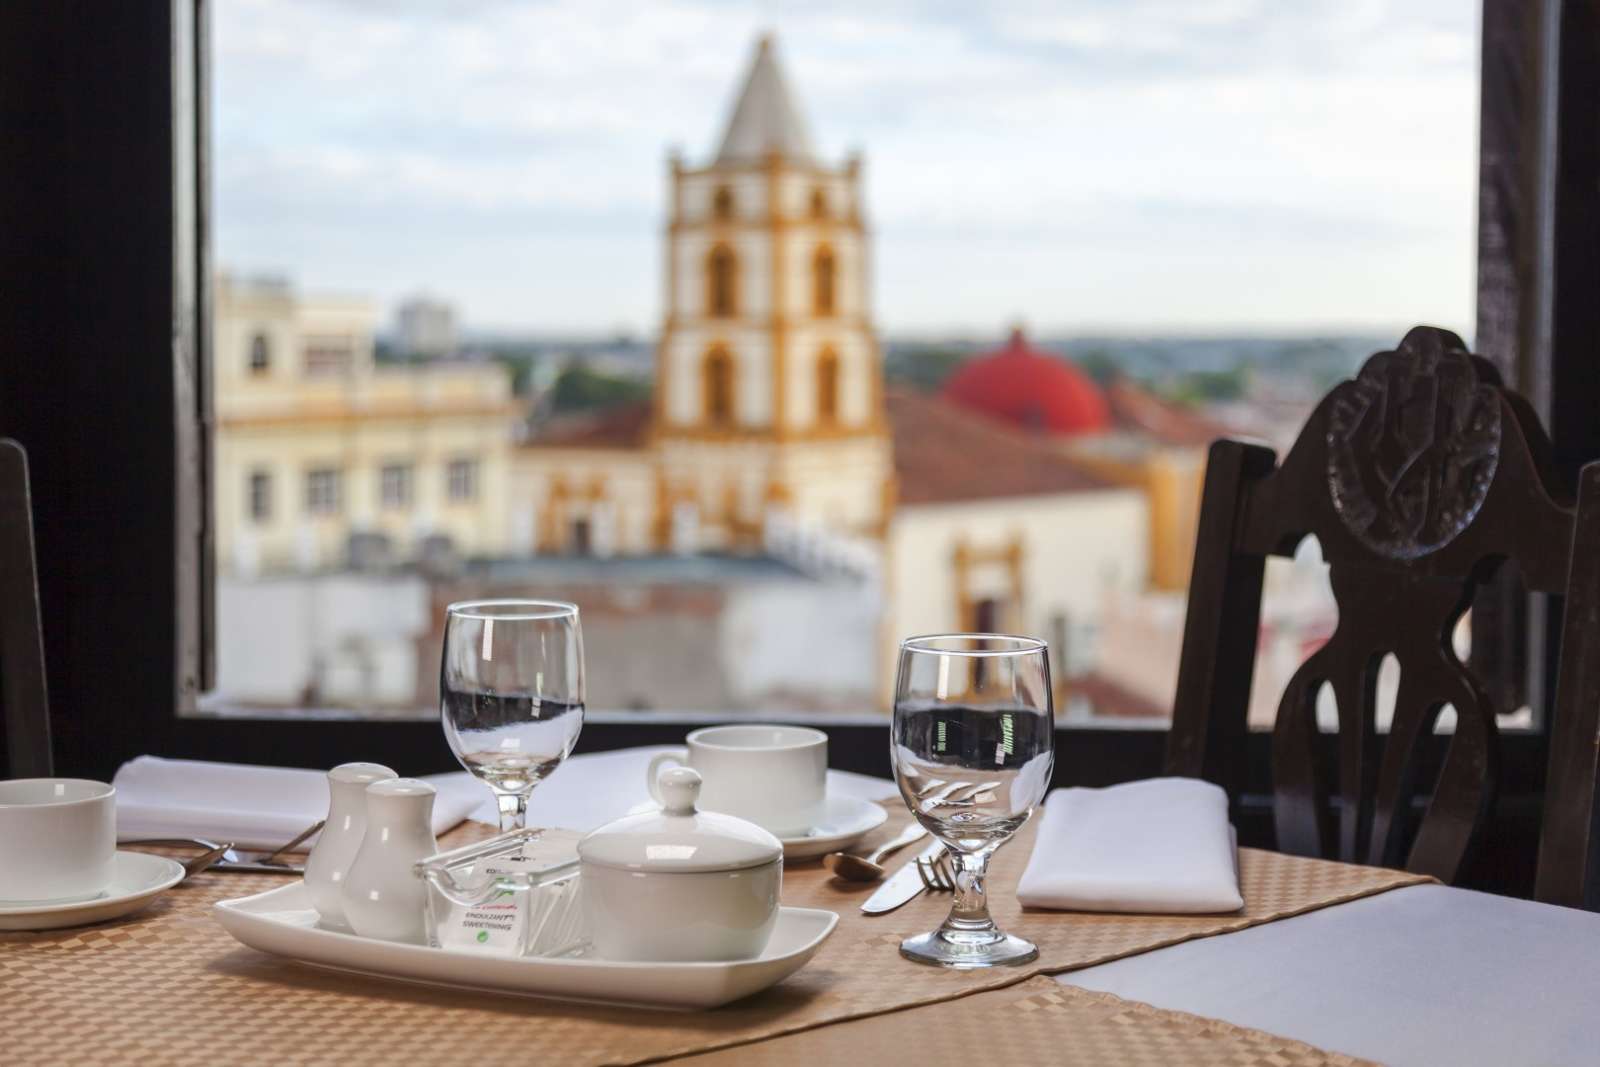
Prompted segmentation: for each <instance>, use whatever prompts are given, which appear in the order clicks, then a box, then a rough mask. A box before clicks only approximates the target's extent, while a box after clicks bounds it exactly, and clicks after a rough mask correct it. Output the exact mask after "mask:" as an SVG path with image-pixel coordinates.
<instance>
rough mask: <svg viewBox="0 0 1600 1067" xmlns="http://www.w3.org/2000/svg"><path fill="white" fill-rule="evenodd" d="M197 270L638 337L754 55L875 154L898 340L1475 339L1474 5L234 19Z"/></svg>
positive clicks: (395, 7) (257, 12)
mask: <svg viewBox="0 0 1600 1067" xmlns="http://www.w3.org/2000/svg"><path fill="white" fill-rule="evenodd" d="M212 12H213V19H212V47H213V51H214V62H213V68H212V69H213V78H214V87H215V106H214V109H213V116H214V117H213V121H214V123H215V129H214V160H215V164H214V175H213V196H214V198H215V204H216V211H217V231H216V232H217V237H216V241H217V249H216V251H217V258H218V262H219V263H220V264H221V265H222V266H224V267H225V268H228V269H233V270H237V271H242V272H247V273H274V274H282V275H285V276H287V277H288V278H290V279H291V280H292V281H293V282H294V284H295V285H297V286H298V287H299V288H301V289H304V290H308V291H313V292H337V293H345V294H356V295H365V296H368V297H371V298H372V299H373V300H375V301H376V302H377V303H378V304H379V306H380V307H381V308H383V309H385V311H386V312H387V310H388V309H389V308H391V307H392V305H393V303H394V302H395V301H396V300H398V299H400V298H401V297H404V296H406V295H410V294H413V293H422V292H425V293H428V294H431V295H433V296H436V297H440V298H443V299H445V300H448V301H449V302H451V303H453V304H455V305H456V307H457V308H458V312H459V314H460V317H461V319H462V321H463V323H464V325H465V326H466V327H467V328H468V329H473V330H482V331H525V332H530V333H541V334H571V333H594V334H601V333H611V332H616V331H626V332H629V333H632V334H634V335H635V336H640V337H648V336H651V335H652V334H654V332H655V331H656V329H657V328H658V325H659V318H660V307H661V297H662V290H663V286H664V284H665V282H664V278H663V276H662V262H663V245H662V238H663V227H664V224H665V221H666V217H665V211H666V193H667V187H668V186H667V158H668V152H669V150H670V149H672V148H674V147H676V148H680V149H682V150H683V151H684V152H685V153H686V155H687V156H688V158H689V160H690V162H691V163H695V162H701V161H704V160H706V159H707V158H708V157H709V156H710V155H711V153H712V151H713V150H714V148H715V146H716V143H717V141H718V139H719V138H720V135H721V132H722V127H723V124H724V123H725V121H726V117H727V112H728V111H729V109H730V108H731V107H732V103H733V97H734V95H735V92H736V90H737V88H738V86H739V84H740V82H741V80H742V78H743V76H744V73H745V71H746V69H747V67H748V65H749V62H750V59H751V55H752V52H753V49H754V46H755V41H756V38H757V36H758V35H759V34H760V33H761V32H763V31H765V30H772V31H775V32H776V34H777V39H778V47H779V55H780V59H781V60H782V62H783V64H784V66H785V68H786V70H787V72H788V75H789V79H790V82H791V85H792V86H793V88H794V89H795V91H796V94H797V96H798V98H799V100H800V102H801V105H802V108H803V110H804V111H805V114H806V117H807V119H808V121H809V124H810V126H811V128H812V132H813V135H814V137H815V139H816V141H817V144H818V147H819V149H820V150H821V152H822V154H823V156H824V157H825V158H826V159H829V160H842V159H843V158H844V156H845V155H846V154H847V153H848V152H851V151H856V150H859V151H861V152H862V153H863V154H864V156H865V160H866V179H865V180H866V187H867V209H868V221H869V225H870V226H871V229H872V239H873V242H874V243H873V279H872V298H873V313H874V317H875V320H876V322H877V325H878V326H879V328H880V329H881V330H883V331H884V332H886V333H888V334H891V335H899V336H915V335H927V336H937V335H941V334H949V333H961V334H965V335H969V336H978V337H982V336H986V335H995V336H999V335H1000V334H1002V333H1003V332H1004V331H1005V330H1006V329H1007V328H1009V326H1010V325H1012V324H1014V323H1022V324H1026V325H1027V326H1028V327H1029V328H1030V329H1032V330H1034V331H1035V332H1040V333H1063V332H1078V333H1096V332H1106V333H1126V334H1184V333H1196V334H1230V333H1244V332H1249V333H1314V332H1322V331H1348V332H1366V331H1371V330H1377V331H1379V332H1394V331H1398V330H1399V329H1401V328H1403V327H1404V326H1405V325H1407V324H1410V323H1416V322H1429V323H1433V324H1436V325H1441V326H1446V327H1449V328H1452V329H1455V330H1457V331H1459V332H1461V333H1463V334H1466V335H1469V336H1470V334H1471V332H1472V331H1471V323H1472V313H1473V312H1472V307H1473V259H1474V227H1475V210H1476V208H1475V202H1476V175H1477V162H1476V152H1477V110H1478V9H1477V4H1475V3H1473V2H1472V0H1326V2H1325V0H1292V2H1287V3H1286V2H1283V0H1075V2H1066V0H1062V2H1058V3H1054V4H1045V3H1006V2H996V3H991V4H970V3H965V2H947V0H921V2H919V0H881V2H877V3H861V2H834V0H811V2H807V3H796V4H780V3H763V4H735V3H721V2H699V3H677V2H666V0H662V2H637V3H617V2H613V0H550V2H514V0H505V2H499V0H391V2H378V0H220V2H219V3H217V4H216V5H215V6H214V7H213V8H212Z"/></svg>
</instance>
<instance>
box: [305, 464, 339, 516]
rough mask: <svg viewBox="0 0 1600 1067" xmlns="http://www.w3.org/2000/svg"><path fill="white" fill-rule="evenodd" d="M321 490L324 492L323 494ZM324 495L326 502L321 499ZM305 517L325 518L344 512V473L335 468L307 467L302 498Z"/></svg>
mask: <svg viewBox="0 0 1600 1067" xmlns="http://www.w3.org/2000/svg"><path fill="white" fill-rule="evenodd" d="M321 490H326V493H325V494H324V493H323V492H321ZM324 495H326V498H327V499H326V500H323V499H322V497H323V496H324ZM303 503H304V505H305V511H306V515H307V517H309V518H311V519H321V518H326V517H328V516H330V515H338V514H340V513H342V512H343V511H344V471H342V470H340V469H339V468H338V467H336V466H319V467H307V468H306V474H305V495H304V498H303Z"/></svg>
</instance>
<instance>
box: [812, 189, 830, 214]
mask: <svg viewBox="0 0 1600 1067" xmlns="http://www.w3.org/2000/svg"><path fill="white" fill-rule="evenodd" d="M811 217H812V218H814V219H825V218H827V217H828V194H827V193H825V192H823V191H822V186H820V185H819V186H817V187H816V188H815V189H813V190H811Z"/></svg>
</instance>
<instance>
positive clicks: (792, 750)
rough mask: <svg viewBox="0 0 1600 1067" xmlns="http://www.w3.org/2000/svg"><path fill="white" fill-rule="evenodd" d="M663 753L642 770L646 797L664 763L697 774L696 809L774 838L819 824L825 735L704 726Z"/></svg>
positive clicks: (652, 790)
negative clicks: (743, 822)
mask: <svg viewBox="0 0 1600 1067" xmlns="http://www.w3.org/2000/svg"><path fill="white" fill-rule="evenodd" d="M685 740H686V742H687V746H688V747H687V748H683V749H679V750H677V751H675V752H663V753H661V755H659V756H657V757H656V758H655V759H653V760H651V761H650V769H649V770H648V771H647V772H646V775H647V784H648V786H649V788H650V795H651V796H652V797H653V798H655V801H656V803H657V804H659V803H661V794H660V792H659V791H658V789H657V786H656V775H657V774H659V773H660V771H661V768H662V766H663V765H665V764H667V763H680V764H683V765H684V766H687V767H693V768H694V769H695V770H697V771H699V772H700V777H701V778H702V779H704V782H705V784H704V785H702V786H701V788H700V809H701V810H702V811H717V812H721V813H723V814H724V815H736V816H738V817H739V818H741V819H748V820H749V821H750V822H753V823H755V824H756V825H757V826H760V827H761V828H762V829H764V830H767V831H769V832H771V833H774V834H777V835H778V836H779V837H798V836H800V835H802V834H805V833H807V832H808V831H810V829H811V828H812V827H814V826H816V825H817V824H819V823H821V822H822V817H823V814H824V812H825V801H826V794H827V780H828V735H827V734H825V733H823V732H822V731H821V730H813V729H810V728H809V727H805V726H762V725H754V724H752V725H748V726H707V727H705V728H704V729H701V730H696V731H694V733H692V734H690V735H689V736H688V738H686V739H685Z"/></svg>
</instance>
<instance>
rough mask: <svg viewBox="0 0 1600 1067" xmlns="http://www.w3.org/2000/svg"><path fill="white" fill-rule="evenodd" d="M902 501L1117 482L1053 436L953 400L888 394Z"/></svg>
mask: <svg viewBox="0 0 1600 1067" xmlns="http://www.w3.org/2000/svg"><path fill="white" fill-rule="evenodd" d="M886 398H887V401H888V407H889V421H890V424H891V426H892V428H893V432H894V468H895V474H896V475H897V476H898V477H899V480H900V502H901V503H902V504H943V503H956V502H959V501H963V500H988V499H994V498H997V497H1016V496H1038V495H1045V494H1054V493H1075V492H1084V491H1092V490H1101V489H1109V488H1113V485H1112V483H1111V482H1108V481H1106V480H1104V479H1103V478H1100V477H1098V476H1097V475H1095V474H1092V473H1090V472H1089V471H1088V470H1087V469H1086V468H1085V467H1083V466H1080V465H1079V464H1078V463H1077V462H1075V461H1074V460H1072V459H1070V458H1069V457H1067V456H1066V455H1064V454H1063V453H1062V452H1061V450H1060V449H1059V448H1057V447H1056V446H1055V444H1053V443H1052V442H1051V441H1050V439H1048V438H1045V437H1041V436H1039V435H1036V434H1031V433H1028V432H1027V431H1025V430H1020V429H1017V428H1016V427H1014V426H1010V425H1007V424H1006V423H1004V422H1001V421H999V420H997V419H993V418H990V417H989V416H987V415H980V414H978V413H976V412H973V411H968V410H965V409H963V408H960V407H957V406H956V405H954V404H952V403H950V402H949V401H947V400H943V399H940V398H939V397H935V396H930V395H928V394H925V393H917V392H913V391H911V390H904V389H891V390H889V391H888V393H887V397H886Z"/></svg>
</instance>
